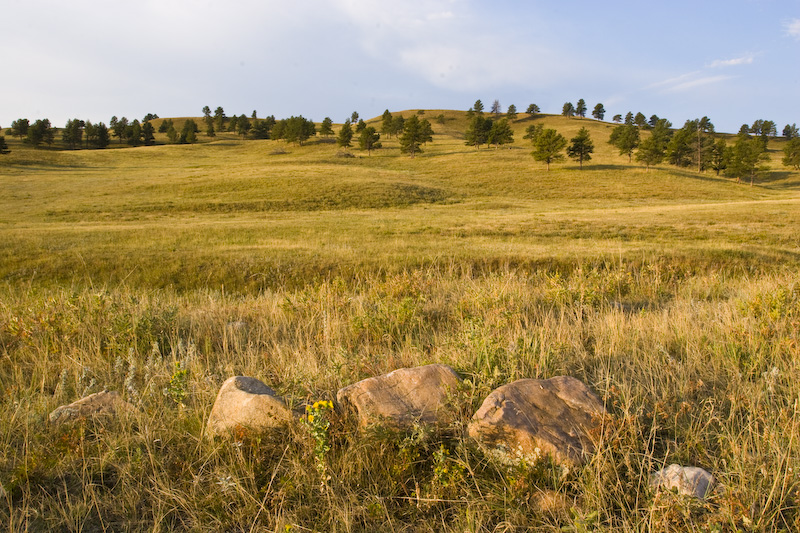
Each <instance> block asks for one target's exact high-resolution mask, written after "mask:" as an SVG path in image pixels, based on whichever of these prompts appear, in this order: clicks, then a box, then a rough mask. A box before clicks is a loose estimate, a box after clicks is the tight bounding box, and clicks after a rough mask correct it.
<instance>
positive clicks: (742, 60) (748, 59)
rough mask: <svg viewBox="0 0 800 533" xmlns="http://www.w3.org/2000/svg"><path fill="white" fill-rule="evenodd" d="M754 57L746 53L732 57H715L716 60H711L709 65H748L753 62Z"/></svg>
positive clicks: (714, 66) (713, 66)
mask: <svg viewBox="0 0 800 533" xmlns="http://www.w3.org/2000/svg"><path fill="white" fill-rule="evenodd" d="M754 59H755V58H754V57H753V55H752V54H748V55H745V56H742V57H736V58H733V59H717V60H716V61H713V62H712V63H711V65H709V66H710V67H711V68H721V67H736V66H739V65H750V64H752V63H753V61H754Z"/></svg>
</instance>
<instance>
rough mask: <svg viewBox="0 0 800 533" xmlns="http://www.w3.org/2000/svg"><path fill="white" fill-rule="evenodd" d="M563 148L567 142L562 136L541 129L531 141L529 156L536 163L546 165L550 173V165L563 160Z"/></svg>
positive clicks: (552, 130)
mask: <svg viewBox="0 0 800 533" xmlns="http://www.w3.org/2000/svg"><path fill="white" fill-rule="evenodd" d="M565 146H567V140H566V139H565V138H564V136H563V135H561V134H560V133H558V132H557V131H556V130H554V129H550V128H546V129H542V130H541V132H540V133H538V134H537V135H536V136H535V137H534V139H533V152H531V155H532V156H533V158H534V159H535V160H536V161H543V162H544V163H546V164H547V171H548V172H550V163H553V162H555V161H561V160H563V159H564V155H563V154H562V153H561V151H562V150H563V149H564V147H565Z"/></svg>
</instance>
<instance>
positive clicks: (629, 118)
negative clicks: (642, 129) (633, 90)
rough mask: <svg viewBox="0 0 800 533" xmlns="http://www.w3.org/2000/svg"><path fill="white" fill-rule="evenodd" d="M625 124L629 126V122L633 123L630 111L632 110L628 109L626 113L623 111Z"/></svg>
mask: <svg viewBox="0 0 800 533" xmlns="http://www.w3.org/2000/svg"><path fill="white" fill-rule="evenodd" d="M625 124H627V125H629V126H630V125H631V124H635V123H634V121H633V113H632V112H630V111H628V112H627V113H625Z"/></svg>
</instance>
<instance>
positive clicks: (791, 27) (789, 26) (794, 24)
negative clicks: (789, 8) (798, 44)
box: [785, 19, 800, 40]
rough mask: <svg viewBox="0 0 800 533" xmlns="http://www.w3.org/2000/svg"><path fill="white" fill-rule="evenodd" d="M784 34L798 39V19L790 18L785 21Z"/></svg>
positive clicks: (799, 25)
mask: <svg viewBox="0 0 800 533" xmlns="http://www.w3.org/2000/svg"><path fill="white" fill-rule="evenodd" d="M785 27H786V35H788V36H789V37H793V38H795V39H797V40H800V19H792V20H790V21H789V22H787V23H786V25H785Z"/></svg>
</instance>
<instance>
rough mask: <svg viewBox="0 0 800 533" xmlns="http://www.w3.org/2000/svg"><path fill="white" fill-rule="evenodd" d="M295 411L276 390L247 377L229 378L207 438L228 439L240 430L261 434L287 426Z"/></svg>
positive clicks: (212, 411) (209, 425) (213, 411)
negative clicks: (227, 436) (229, 435)
mask: <svg viewBox="0 0 800 533" xmlns="http://www.w3.org/2000/svg"><path fill="white" fill-rule="evenodd" d="M292 416H293V415H292V410H291V409H289V406H287V405H286V402H285V401H284V400H283V398H281V397H280V396H278V395H277V394H276V393H275V391H274V390H272V389H271V388H269V387H268V386H266V385H265V384H264V383H263V382H262V381H259V380H257V379H256V378H251V377H247V376H234V377H232V378H228V379H227V380H226V381H225V383H223V384H222V386H221V387H220V389H219V393H218V394H217V399H216V401H214V406H213V407H212V408H211V414H210V415H209V417H208V424H207V426H206V435H208V436H212V437H213V436H215V435H226V434H230V433H231V432H234V431H238V430H240V429H249V430H254V431H262V430H265V429H271V428H277V427H281V426H284V425H286V424H287V423H288V422H289V421H291V420H292Z"/></svg>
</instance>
